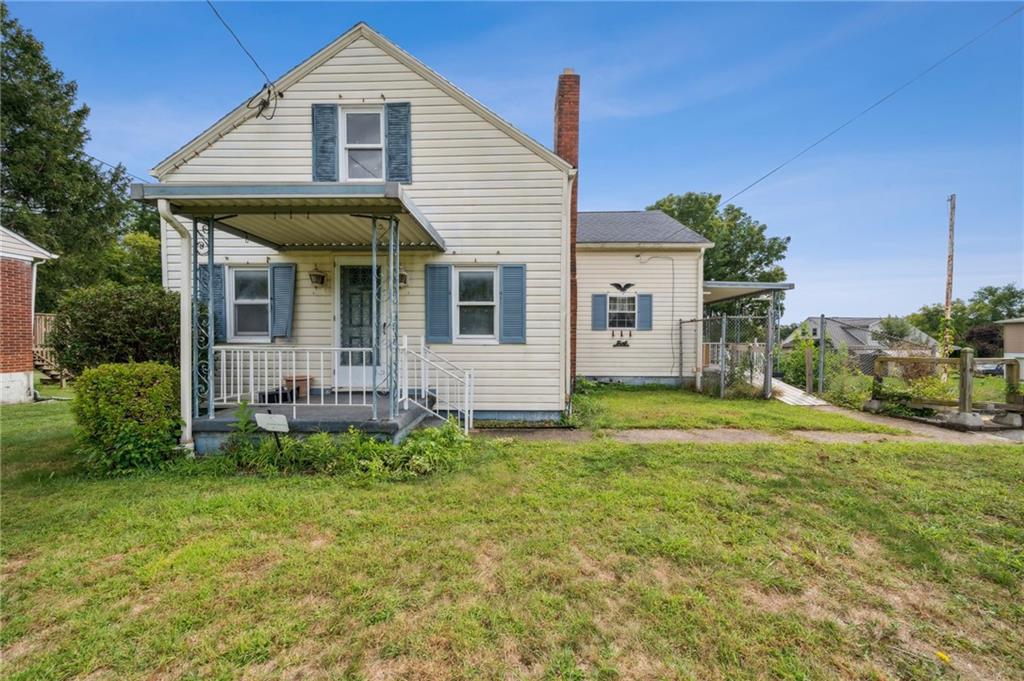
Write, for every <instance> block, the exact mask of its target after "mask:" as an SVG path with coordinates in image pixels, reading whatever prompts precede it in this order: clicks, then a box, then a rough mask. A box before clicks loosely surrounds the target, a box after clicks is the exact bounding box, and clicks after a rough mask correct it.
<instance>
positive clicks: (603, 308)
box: [590, 293, 608, 331]
mask: <svg viewBox="0 0 1024 681" xmlns="http://www.w3.org/2000/svg"><path fill="white" fill-rule="evenodd" d="M590 328H591V330H592V331H604V330H606V329H607V328H608V295H607V294H605V293H595V294H593V295H592V296H590Z"/></svg>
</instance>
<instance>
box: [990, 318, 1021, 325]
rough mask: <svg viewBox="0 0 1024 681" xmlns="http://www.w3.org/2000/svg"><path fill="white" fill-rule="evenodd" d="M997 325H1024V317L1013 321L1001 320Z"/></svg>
mask: <svg viewBox="0 0 1024 681" xmlns="http://www.w3.org/2000/svg"><path fill="white" fill-rule="evenodd" d="M996 324H1024V317H1014V318H1013V319H1000V320H999V321H998V322H996Z"/></svg>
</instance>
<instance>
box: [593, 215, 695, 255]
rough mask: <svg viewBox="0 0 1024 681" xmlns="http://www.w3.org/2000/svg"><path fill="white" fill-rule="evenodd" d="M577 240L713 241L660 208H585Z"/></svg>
mask: <svg viewBox="0 0 1024 681" xmlns="http://www.w3.org/2000/svg"><path fill="white" fill-rule="evenodd" d="M576 240H577V243H580V244H663V245H693V246H705V247H710V246H712V245H713V244H712V243H711V242H710V241H708V240H707V239H705V238H704V237H702V236H701V235H700V234H698V233H697V232H695V231H693V230H692V229H690V228H689V227H687V226H686V225H684V224H682V223H681V222H679V221H678V220H676V219H675V218H672V217H670V216H668V215H666V214H665V213H663V212H661V211H660V210H626V211H581V212H580V213H579V223H578V229H577V235H576Z"/></svg>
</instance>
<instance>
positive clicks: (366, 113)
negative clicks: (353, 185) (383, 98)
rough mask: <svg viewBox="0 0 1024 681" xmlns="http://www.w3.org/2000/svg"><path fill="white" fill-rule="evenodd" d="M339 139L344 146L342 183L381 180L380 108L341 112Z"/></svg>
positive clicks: (382, 118)
mask: <svg viewBox="0 0 1024 681" xmlns="http://www.w3.org/2000/svg"><path fill="white" fill-rule="evenodd" d="M339 125H340V127H341V130H340V131H339V132H340V137H341V140H342V142H343V143H344V155H343V157H342V162H341V167H342V172H343V173H344V179H346V180H350V181H353V182H371V181H376V180H383V179H384V110H383V109H381V108H380V107H369V108H367V107H358V108H342V109H341V116H339Z"/></svg>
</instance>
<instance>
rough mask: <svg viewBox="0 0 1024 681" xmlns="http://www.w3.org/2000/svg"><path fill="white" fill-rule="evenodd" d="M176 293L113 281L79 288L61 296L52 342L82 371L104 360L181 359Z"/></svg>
mask: <svg viewBox="0 0 1024 681" xmlns="http://www.w3.org/2000/svg"><path fill="white" fill-rule="evenodd" d="M178 315H179V307H178V294H177V293H172V292H169V291H165V290H164V289H162V288H160V287H159V286H152V285H145V286H121V285H118V284H113V283H109V282H108V283H105V284H100V285H98V286H90V287H87V288H80V289H75V290H73V291H70V292H69V293H67V294H66V295H65V296H64V298H63V299H62V300H61V302H60V305H59V306H58V308H57V313H56V317H55V318H54V322H53V324H54V326H53V331H52V332H51V334H50V345H51V346H52V347H53V350H54V353H55V354H56V356H57V362H58V363H59V364H60V365H61V366H62V367H64V368H65V369H67V370H68V371H70V372H72V373H74V374H78V373H81V371H82V370H83V369H87V368H89V367H95V366H99V365H100V364H110V363H122V362H149V361H153V362H165V363H167V364H176V363H177V361H178V344H179V336H178Z"/></svg>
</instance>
